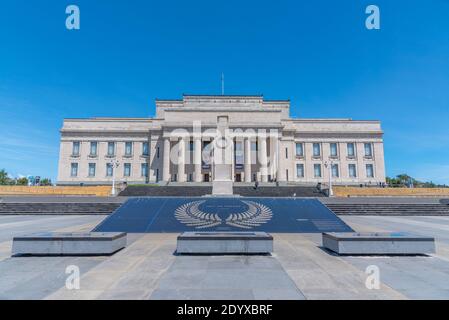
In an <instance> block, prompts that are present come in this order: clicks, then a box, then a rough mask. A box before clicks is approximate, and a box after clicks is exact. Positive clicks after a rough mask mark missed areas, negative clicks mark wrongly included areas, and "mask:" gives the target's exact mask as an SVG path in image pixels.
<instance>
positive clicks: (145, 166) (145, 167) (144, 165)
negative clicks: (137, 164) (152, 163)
mask: <svg viewBox="0 0 449 320" xmlns="http://www.w3.org/2000/svg"><path fill="white" fill-rule="evenodd" d="M141 171H142V177H148V163H142V164H141Z"/></svg>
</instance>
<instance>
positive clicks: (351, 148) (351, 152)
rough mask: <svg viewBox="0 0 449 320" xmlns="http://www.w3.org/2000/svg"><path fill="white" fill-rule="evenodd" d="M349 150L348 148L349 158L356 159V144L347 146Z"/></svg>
mask: <svg viewBox="0 0 449 320" xmlns="http://www.w3.org/2000/svg"><path fill="white" fill-rule="evenodd" d="M347 148H348V157H349V158H354V157H355V145H354V143H352V142H350V143H348V144H347Z"/></svg>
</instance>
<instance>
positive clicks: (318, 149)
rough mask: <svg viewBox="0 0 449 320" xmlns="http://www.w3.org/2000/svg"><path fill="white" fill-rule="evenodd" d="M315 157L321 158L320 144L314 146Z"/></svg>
mask: <svg viewBox="0 0 449 320" xmlns="http://www.w3.org/2000/svg"><path fill="white" fill-rule="evenodd" d="M313 156H314V157H320V156H321V145H320V144H319V143H314V144H313Z"/></svg>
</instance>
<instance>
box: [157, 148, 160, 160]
mask: <svg viewBox="0 0 449 320" xmlns="http://www.w3.org/2000/svg"><path fill="white" fill-rule="evenodd" d="M159 150H160V148H159V147H157V152H156V153H157V154H156V157H157V158H158V159H159V152H160V151H159Z"/></svg>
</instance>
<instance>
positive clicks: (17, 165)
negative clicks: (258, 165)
mask: <svg viewBox="0 0 449 320" xmlns="http://www.w3.org/2000/svg"><path fill="white" fill-rule="evenodd" d="M69 4H77V5H78V6H79V7H80V10H81V30H79V31H68V30H67V29H66V28H65V19H66V14H65V8H66V6H67V5H69ZM369 4H376V5H378V6H379V7H380V10H381V30H371V31H370V30H367V29H366V28H365V19H366V14H365V8H366V7H367V6H368V5H369ZM448 17H449V1H448V0H427V1H426V0H420V1H418V0H408V1H403V0H395V1H391V0H390V1H383V0H382V1H380V0H374V1H356V0H341V1H324V0H315V1H297V0H296V1H293V0H292V1H284V0H278V1H263V0H258V1H244V0H240V1H237V0H227V1H213V0H208V1H196V0H189V1H158V2H155V1H154V2H153V1H148V0H133V1H123V0H120V1H119V0H116V1H107V0H95V1H91V0H90V1H89V0H72V1H70V2H69V1H63V0H58V1H55V0H40V1H29V0H27V1H24V0H14V1H13V0H9V1H6V0H4V1H2V4H1V6H0V168H5V169H7V170H8V171H9V172H11V173H12V174H13V175H29V174H31V175H41V176H47V177H51V178H52V179H53V180H55V178H56V175H57V160H58V152H59V150H58V148H59V145H58V141H59V131H58V130H59V129H60V127H61V125H62V120H63V118H65V117H68V118H76V117H95V116H97V117H101V116H111V117H114V116H120V117H148V116H151V115H153V114H154V99H155V98H180V97H181V96H182V94H183V93H196V94H216V93H220V76H221V73H222V72H224V73H225V77H226V93H228V94H264V96H265V97H266V98H268V99H291V101H292V116H295V117H304V118H318V117H350V118H353V119H378V120H381V121H382V124H383V129H384V131H385V153H386V158H385V160H386V166H387V174H388V175H390V176H392V175H396V174H399V173H403V172H406V173H408V174H410V175H413V176H415V177H416V178H418V179H422V180H433V181H435V182H439V183H449V160H448V158H449V157H448V156H449V124H448V122H449V121H448V120H449V19H448Z"/></svg>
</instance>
